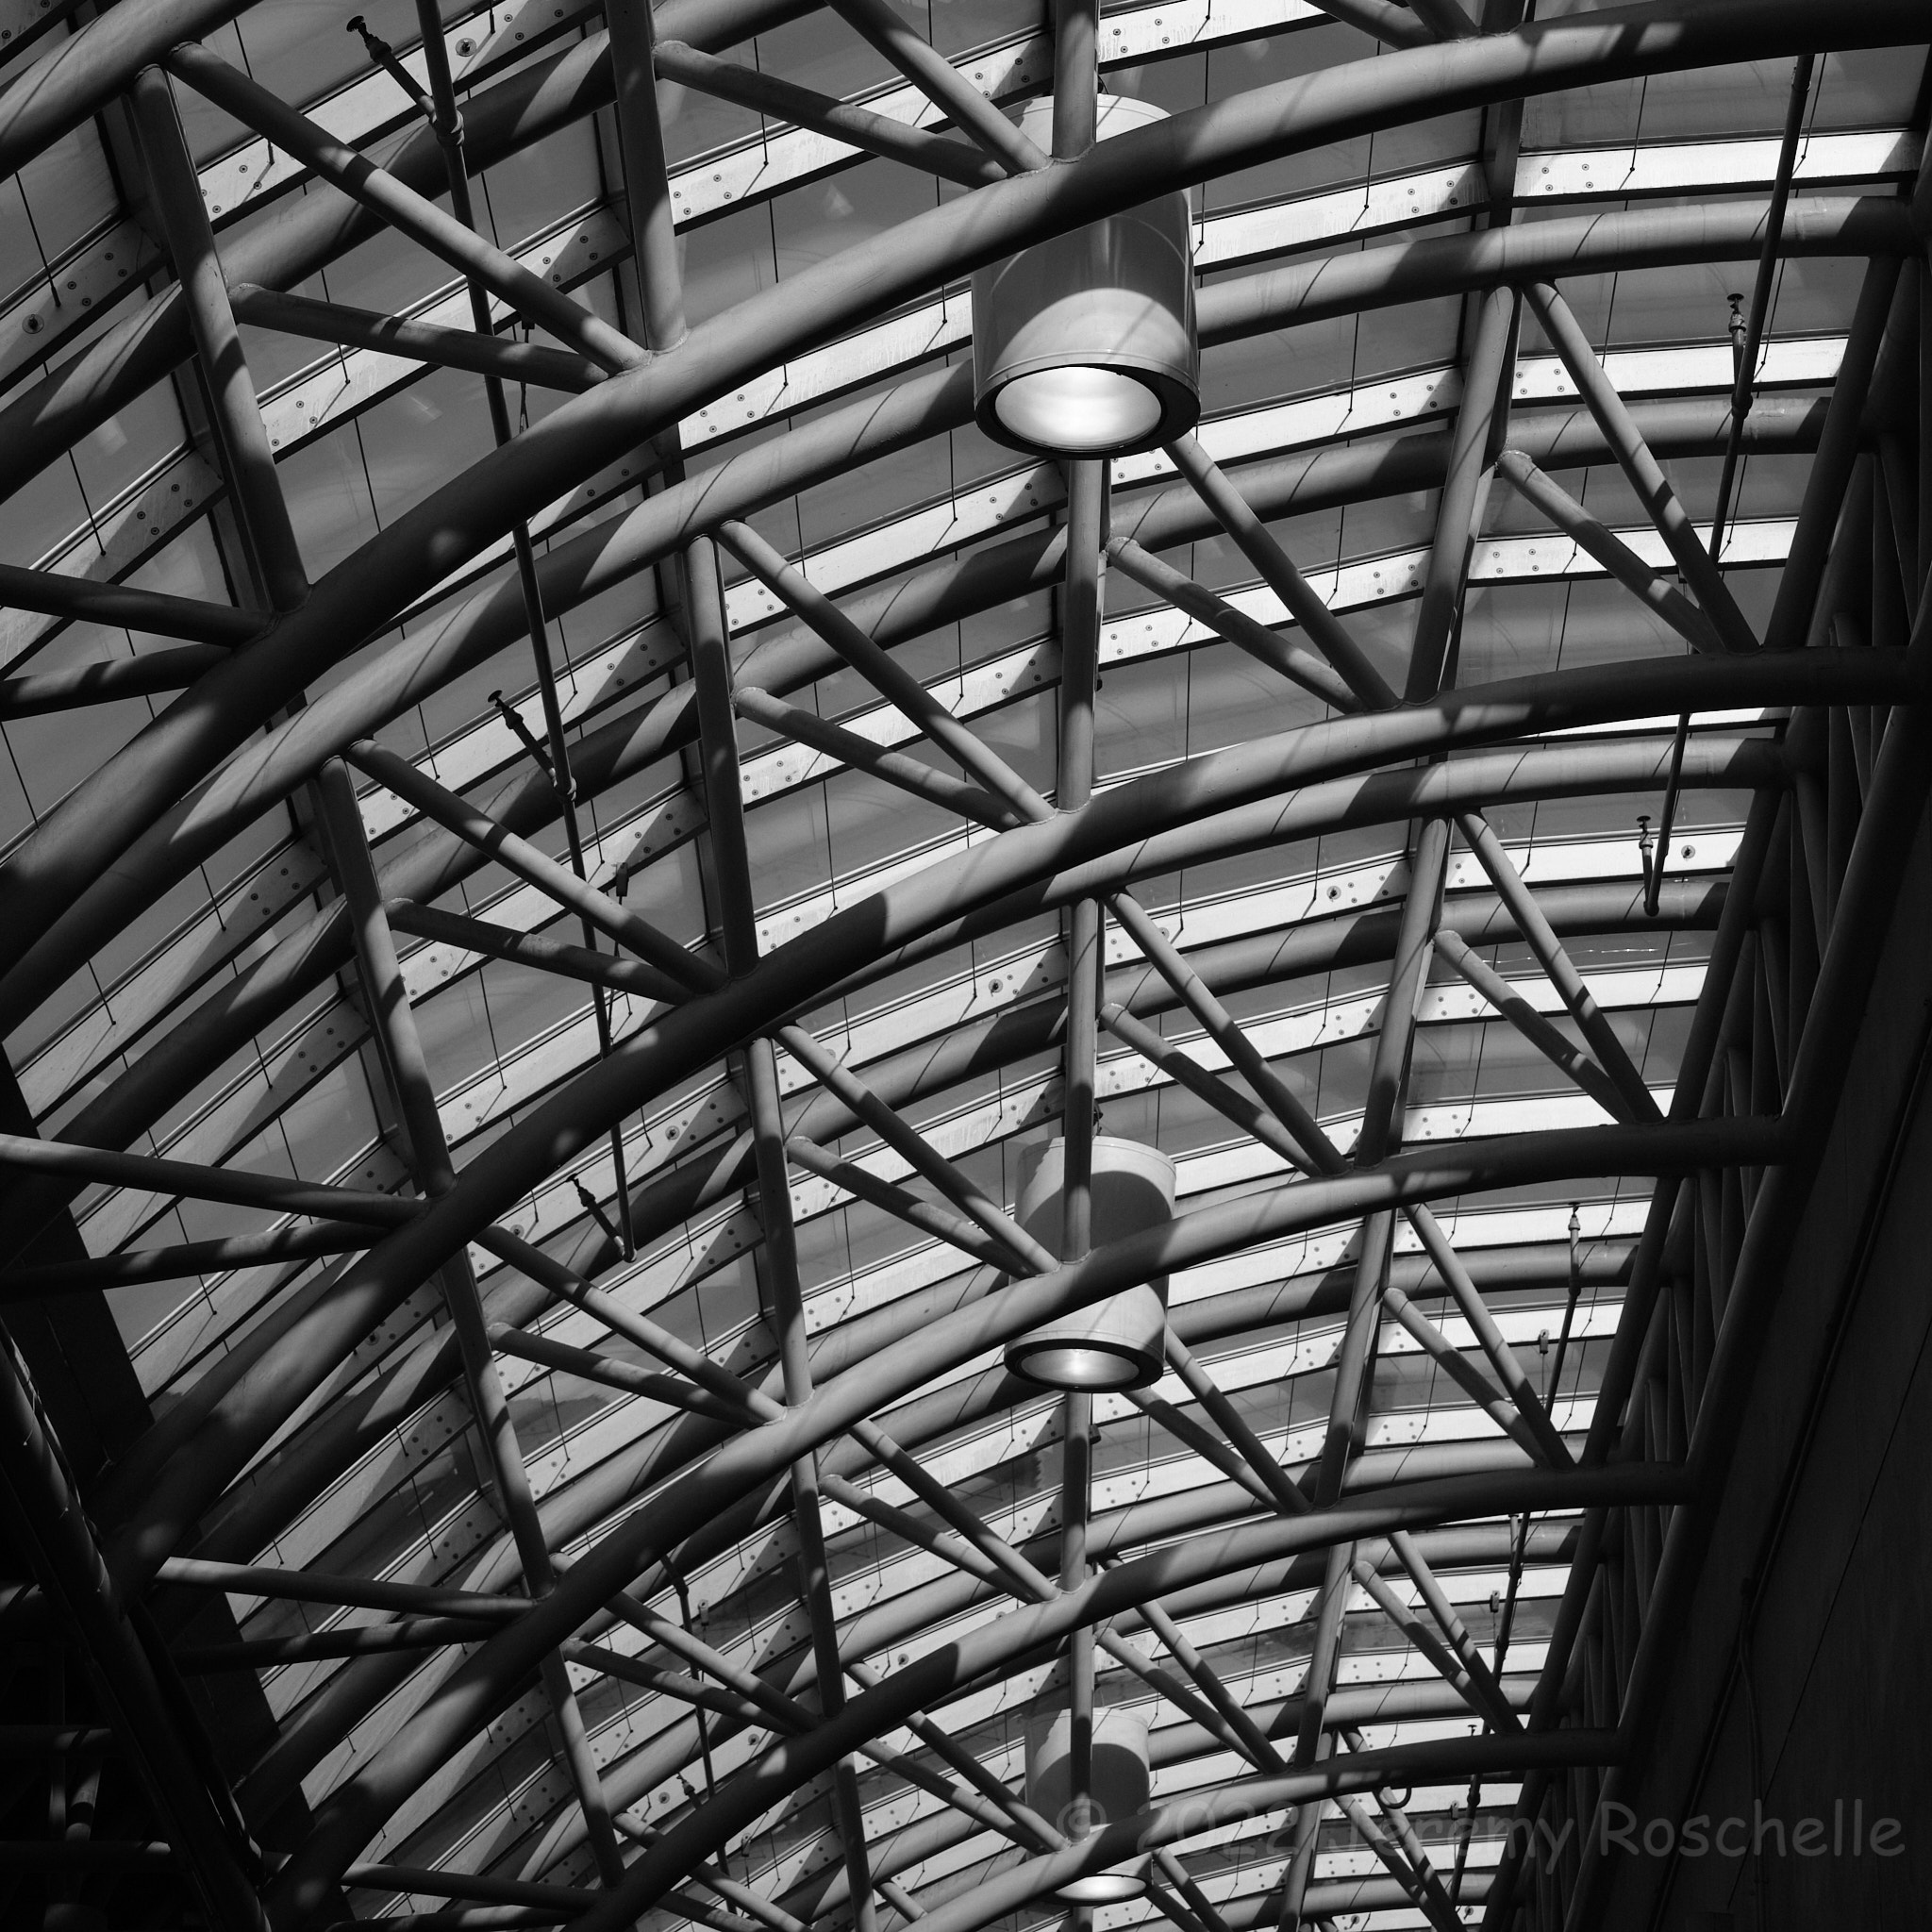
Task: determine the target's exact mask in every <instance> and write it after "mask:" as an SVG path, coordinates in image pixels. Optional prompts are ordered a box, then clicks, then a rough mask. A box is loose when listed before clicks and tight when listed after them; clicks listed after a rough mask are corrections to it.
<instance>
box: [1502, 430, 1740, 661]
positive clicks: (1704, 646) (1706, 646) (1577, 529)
mask: <svg viewBox="0 0 1932 1932" xmlns="http://www.w3.org/2000/svg"><path fill="white" fill-rule="evenodd" d="M1496 469H1497V471H1498V472H1499V473H1500V474H1501V475H1503V476H1505V477H1506V478H1507V480H1508V481H1509V483H1510V484H1511V485H1512V486H1514V488H1515V490H1516V491H1517V493H1518V494H1519V495H1520V496H1521V497H1522V498H1523V500H1524V502H1525V503H1527V504H1530V505H1532V506H1533V507H1534V508H1537V509H1540V510H1541V511H1542V513H1543V514H1544V515H1545V516H1546V517H1548V518H1549V520H1550V521H1551V523H1553V524H1555V525H1556V526H1557V529H1559V530H1561V531H1562V532H1563V534H1564V535H1565V536H1566V537H1568V538H1570V539H1571V541H1573V542H1574V543H1575V544H1576V545H1577V547H1578V548H1579V549H1581V550H1584V551H1587V552H1588V553H1589V555H1591V557H1593V558H1596V560H1597V561H1598V562H1599V563H1600V564H1602V565H1603V567H1604V568H1605V569H1606V570H1607V571H1608V572H1609V574H1610V575H1612V576H1613V577H1615V578H1616V580H1617V581H1618V582H1619V583H1620V584H1622V585H1623V586H1624V589H1625V590H1626V591H1631V592H1633V593H1634V594H1635V595H1636V596H1637V597H1638V598H1639V599H1640V600H1641V602H1642V603H1643V604H1645V605H1646V606H1647V607H1648V608H1650V610H1651V611H1652V613H1653V614H1654V615H1656V616H1657V617H1660V618H1661V619H1662V620H1663V621H1664V623H1666V624H1667V625H1670V627H1671V628H1672V629H1673V630H1674V631H1675V632H1676V633H1677V635H1678V636H1679V637H1680V638H1682V639H1683V640H1684V641H1685V642H1686V643H1688V644H1689V645H1691V648H1692V649H1693V650H1698V651H1720V650H1723V649H1724V640H1723V639H1722V638H1720V637H1719V636H1718V634H1717V631H1716V630H1715V629H1714V628H1713V626H1712V625H1711V622H1710V620H1709V618H1707V616H1706V615H1705V614H1704V612H1703V611H1702V610H1700V609H1699V608H1697V606H1696V605H1694V604H1693V603H1691V600H1690V599H1689V598H1688V597H1686V596H1685V595H1684V593H1683V592H1682V591H1679V590H1678V589H1677V587H1676V586H1675V585H1674V584H1672V583H1669V582H1667V581H1666V580H1665V579H1664V578H1662V577H1660V576H1659V575H1657V572H1656V571H1654V570H1652V569H1651V567H1650V566H1649V565H1648V564H1647V563H1645V562H1644V560H1643V559H1642V558H1641V557H1639V556H1638V555H1637V553H1636V552H1635V551H1634V550H1632V549H1631V548H1630V546H1629V545H1628V544H1627V543H1625V542H1624V540H1623V539H1622V538H1621V537H1619V536H1618V535H1617V533H1616V532H1615V531H1614V530H1610V529H1607V528H1606V527H1605V526H1604V525H1603V524H1602V523H1600V522H1599V521H1598V520H1597V519H1596V518H1595V517H1593V516H1591V514H1590V512H1589V511H1588V510H1587V509H1585V508H1583V506H1582V505H1581V504H1580V503H1578V502H1577V501H1576V499H1575V498H1574V496H1572V495H1571V494H1570V493H1569V491H1566V490H1564V489H1563V488H1562V487H1561V486H1560V485H1558V484H1557V483H1554V482H1552V481H1551V479H1550V478H1549V477H1548V476H1546V475H1543V473H1542V472H1541V470H1540V469H1538V468H1537V466H1536V465H1535V464H1534V463H1533V462H1531V461H1530V459H1529V458H1527V457H1526V456H1524V454H1523V452H1522V451H1521V450H1516V449H1506V450H1505V451H1504V452H1503V454H1502V455H1501V456H1500V457H1498V458H1496Z"/></svg>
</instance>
